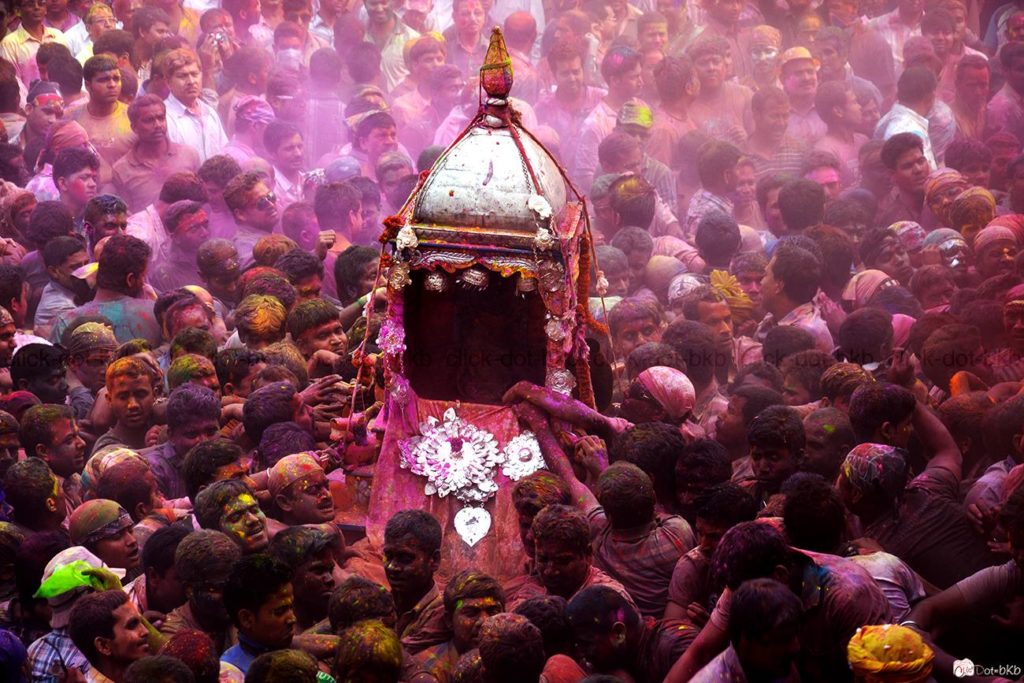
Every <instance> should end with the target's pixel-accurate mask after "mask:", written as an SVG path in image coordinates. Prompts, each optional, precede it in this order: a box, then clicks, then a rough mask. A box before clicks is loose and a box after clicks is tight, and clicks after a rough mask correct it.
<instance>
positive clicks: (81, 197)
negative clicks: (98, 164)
mask: <svg viewBox="0 0 1024 683" xmlns="http://www.w3.org/2000/svg"><path fill="white" fill-rule="evenodd" d="M58 182H59V185H60V189H62V190H63V194H64V195H65V199H66V200H67V201H70V202H71V203H72V204H74V205H76V206H79V207H82V206H85V205H86V204H87V203H88V202H89V200H90V199H92V198H93V197H95V196H96V194H97V193H98V188H99V172H98V171H97V170H96V169H94V168H90V167H88V166H87V167H85V168H83V169H81V170H78V171H75V172H74V173H70V174H68V175H67V177H65V178H60V179H59V181H58Z"/></svg>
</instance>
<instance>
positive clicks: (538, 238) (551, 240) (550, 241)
mask: <svg viewBox="0 0 1024 683" xmlns="http://www.w3.org/2000/svg"><path fill="white" fill-rule="evenodd" d="M555 244H556V242H555V236H554V235H552V234H551V231H550V230H548V229H547V228H541V229H540V230H538V231H537V234H536V235H535V236H534V238H533V245H534V246H535V247H537V248H538V249H540V250H541V251H547V250H549V249H552V248H553V247H554V246H555Z"/></svg>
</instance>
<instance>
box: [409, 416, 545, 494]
mask: <svg viewBox="0 0 1024 683" xmlns="http://www.w3.org/2000/svg"><path fill="white" fill-rule="evenodd" d="M398 446H399V450H400V452H401V459H400V464H401V466H402V467H403V468H405V469H408V470H409V471H410V472H412V473H413V474H417V475H419V476H421V477H425V478H426V480H427V483H426V484H425V485H424V487H423V491H424V493H426V494H427V495H428V496H432V495H435V494H436V495H438V496H440V497H442V498H444V497H445V496H448V495H454V496H455V497H456V498H458V499H459V500H461V501H462V502H464V503H469V504H482V503H484V502H486V501H487V500H488V499H490V497H491V496H493V495H494V494H495V493H497V491H498V484H497V483H496V482H495V480H494V478H495V475H496V473H497V470H498V468H499V467H500V468H501V469H502V472H503V474H505V476H507V477H508V478H509V479H512V480H513V481H518V480H519V479H521V478H522V477H525V476H527V475H529V474H532V473H533V472H536V471H537V470H538V469H540V468H542V467H544V457H543V455H542V454H541V451H540V444H538V443H537V439H536V437H535V436H534V435H533V434H532V433H531V432H528V431H526V432H522V433H521V434H519V435H518V436H516V437H515V438H514V439H512V440H511V441H509V443H508V444H507V445H506V446H505V448H504V449H499V448H498V443H497V441H496V440H495V438H494V435H493V434H491V433H490V432H488V431H486V430H484V429H480V428H478V427H476V426H475V425H472V424H470V423H469V422H466V421H465V420H463V419H462V418H460V417H459V416H458V415H456V414H455V409H454V408H449V409H448V410H446V411H445V412H444V416H443V418H442V419H441V420H438V419H437V418H436V417H429V418H427V420H426V421H425V422H423V423H422V424H421V425H420V435H419V436H414V437H411V438H409V439H405V440H403V441H401V442H400V443H399V445H398Z"/></svg>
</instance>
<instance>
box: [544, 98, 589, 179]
mask: <svg viewBox="0 0 1024 683" xmlns="http://www.w3.org/2000/svg"><path fill="white" fill-rule="evenodd" d="M584 88H585V89H584V92H583V97H582V105H581V106H580V108H579V109H577V110H575V111H571V110H569V109H566V108H565V107H564V106H562V103H561V102H560V101H559V99H558V97H557V96H556V95H555V93H553V92H546V93H544V94H542V95H541V96H540V99H539V101H538V102H537V108H536V109H537V122H538V123H540V124H542V125H545V126H550V127H551V128H552V129H553V130H554V131H555V132H556V133H558V147H559V150H560V151H561V154H562V163H563V164H565V167H566V168H570V169H575V168H576V166H575V161H576V149H577V146H578V144H579V141H580V135H581V134H582V131H583V122H584V121H585V120H586V119H587V117H588V116H589V115H590V112H592V111H594V108H595V107H596V106H597V105H598V104H600V103H601V98H603V97H604V96H605V91H604V90H602V89H601V88H595V87H594V86H590V85H587V86H584Z"/></svg>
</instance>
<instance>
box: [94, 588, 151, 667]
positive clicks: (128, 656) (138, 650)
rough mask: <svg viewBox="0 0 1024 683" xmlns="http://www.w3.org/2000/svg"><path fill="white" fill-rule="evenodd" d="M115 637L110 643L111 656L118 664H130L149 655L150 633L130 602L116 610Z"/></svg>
mask: <svg viewBox="0 0 1024 683" xmlns="http://www.w3.org/2000/svg"><path fill="white" fill-rule="evenodd" d="M114 617H115V618H116V621H115V622H114V637H113V638H112V639H109V640H107V639H104V640H107V643H109V645H108V647H109V649H110V651H109V655H107V656H109V657H110V658H111V659H113V660H114V661H116V662H122V663H128V662H134V661H135V660H137V659H142V658H143V657H145V656H147V655H148V654H149V631H148V630H147V629H146V625H145V623H143V621H142V616H141V615H140V614H139V610H137V609H136V608H135V605H133V604H132V603H131V601H128V602H126V603H124V604H123V605H121V606H120V607H118V608H117V609H116V610H114Z"/></svg>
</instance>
